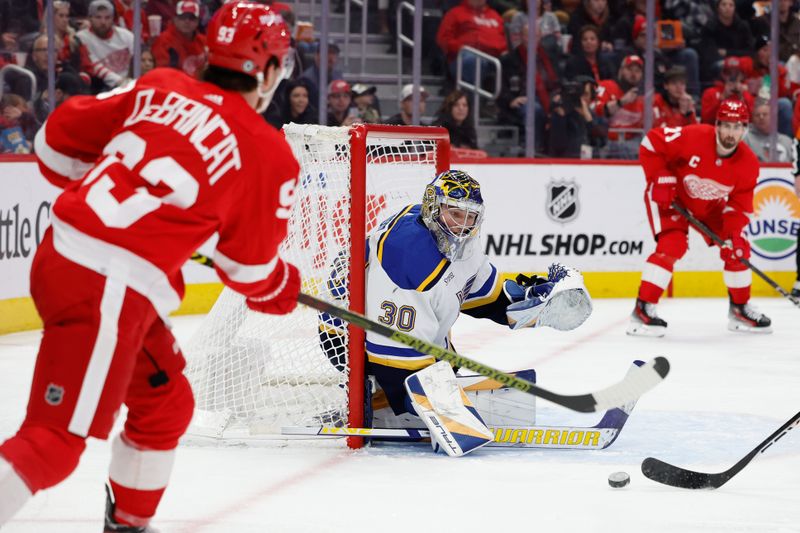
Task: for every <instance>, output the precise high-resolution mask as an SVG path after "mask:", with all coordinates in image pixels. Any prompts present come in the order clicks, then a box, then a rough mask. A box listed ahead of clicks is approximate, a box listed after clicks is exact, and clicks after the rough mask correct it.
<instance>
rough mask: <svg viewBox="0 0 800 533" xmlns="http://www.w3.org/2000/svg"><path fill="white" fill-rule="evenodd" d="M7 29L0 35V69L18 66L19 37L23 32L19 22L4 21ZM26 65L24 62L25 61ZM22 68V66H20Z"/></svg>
mask: <svg viewBox="0 0 800 533" xmlns="http://www.w3.org/2000/svg"><path fill="white" fill-rule="evenodd" d="M3 23H4V24H5V26H6V27H5V29H4V30H3V32H2V33H0V67H1V66H3V65H7V64H11V65H16V64H17V63H18V61H17V54H18V53H20V49H19V36H20V33H21V32H22V28H21V25H20V23H19V21H15V20H9V21H4V22H3ZM23 63H24V61H23ZM20 66H21V65H20Z"/></svg>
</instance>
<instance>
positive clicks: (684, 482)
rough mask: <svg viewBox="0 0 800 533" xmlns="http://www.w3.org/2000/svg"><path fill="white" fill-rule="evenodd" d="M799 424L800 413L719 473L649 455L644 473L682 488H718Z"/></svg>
mask: <svg viewBox="0 0 800 533" xmlns="http://www.w3.org/2000/svg"><path fill="white" fill-rule="evenodd" d="M798 424H800V413H797V414H796V415H794V416H793V417H792V418H790V419H789V420H788V421H787V422H786V423H785V424H784V425H782V426H781V427H779V428H778V430H777V431H775V432H774V433H773V434H772V435H770V436H769V437H767V438H766V439H764V441H763V442H762V443H761V444H759V445H758V446H756V447H755V448H754V449H753V450H752V451H751V452H750V453H748V454H747V455H745V456H744V457H742V458H741V459H740V460H739V462H738V463H736V464H735V465H733V466H732V467H730V468H729V469H727V470H725V471H724V472H720V473H718V474H704V473H703V472H695V471H694V470H687V469H685V468H681V467H680V466H675V465H671V464H669V463H665V462H664V461H661V460H659V459H656V458H655V457H648V458H647V459H645V460H644V461H642V474H644V475H645V476H646V477H648V478H650V479H652V480H653V481H657V482H658V483H663V484H664V485H671V486H673V487H680V488H682V489H718V488H720V487H721V486H722V485H724V484H725V483H727V482H728V481H729V480H730V479H731V478H732V477H733V476H735V475H736V474H738V473H739V472H741V471H742V469H743V468H744V467H745V466H747V465H748V464H750V461H752V460H753V459H755V458H756V457H758V456H759V455H761V454H762V453H764V452H765V451H767V449H768V448H770V447H771V446H772V445H773V444H775V443H776V442H777V441H778V440H780V438H781V437H783V436H784V435H786V433H788V432H789V431H791V430H792V429H793V428H794V427H795V426H796V425H798Z"/></svg>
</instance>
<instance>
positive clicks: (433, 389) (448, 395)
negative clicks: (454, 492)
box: [405, 361, 494, 457]
mask: <svg viewBox="0 0 800 533" xmlns="http://www.w3.org/2000/svg"><path fill="white" fill-rule="evenodd" d="M405 387H406V390H407V391H408V395H409V398H410V399H411V403H412V405H413V406H414V409H415V410H416V411H417V414H418V415H419V417H420V418H421V419H422V421H423V422H424V423H425V425H426V426H427V427H428V429H429V430H430V432H431V444H432V445H433V447H434V450H436V449H437V447H440V448H442V449H444V451H445V453H447V455H449V456H450V457H460V456H462V455H465V454H467V453H469V452H471V451H474V450H477V449H478V448H480V447H481V446H485V445H487V444H489V443H490V442H492V440H494V435H493V433H492V432H491V431H489V429H488V428H487V427H486V424H484V423H483V420H482V419H481V417H480V415H479V414H478V411H477V410H476V409H475V408H474V407H473V406H472V403H471V402H470V401H469V399H468V398H467V395H466V393H465V392H464V389H462V388H461V387H460V386H459V385H458V383H457V382H456V376H455V373H454V372H453V369H452V367H451V366H450V365H449V364H447V363H446V362H444V361H440V362H438V363H435V364H433V365H431V366H429V367H427V368H424V369H423V370H420V371H419V372H416V373H414V374H412V375H411V376H409V377H408V378H406V380H405Z"/></svg>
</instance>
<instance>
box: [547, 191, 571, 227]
mask: <svg viewBox="0 0 800 533" xmlns="http://www.w3.org/2000/svg"><path fill="white" fill-rule="evenodd" d="M578 211H579V205H578V184H577V183H575V182H574V181H565V180H558V181H551V182H550V183H548V184H547V216H549V217H550V218H551V219H553V220H555V221H556V222H561V223H566V222H570V221H572V220H575V218H577V216H578Z"/></svg>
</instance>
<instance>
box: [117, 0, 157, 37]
mask: <svg viewBox="0 0 800 533" xmlns="http://www.w3.org/2000/svg"><path fill="white" fill-rule="evenodd" d="M133 2H134V0H114V14H115V19H116V20H115V24H116V25H117V26H119V27H120V28H125V29H126V30H128V31H131V32H132V31H133ZM144 4H145V2H142V5H144ZM139 15H140V17H141V21H142V42H144V43H149V42H150V37H151V36H150V24H148V23H147V13H145V11H144V8H141V9H140V11H139Z"/></svg>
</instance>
